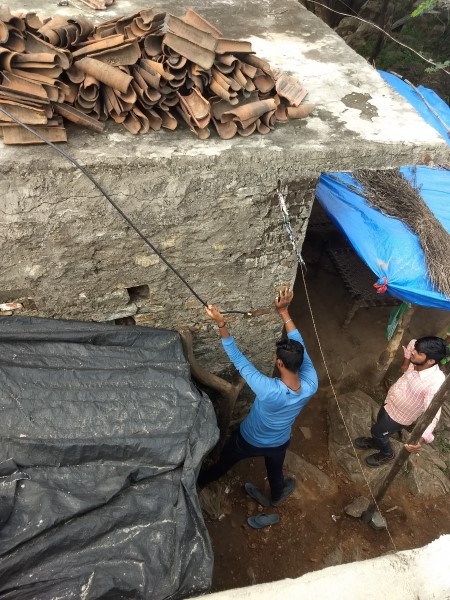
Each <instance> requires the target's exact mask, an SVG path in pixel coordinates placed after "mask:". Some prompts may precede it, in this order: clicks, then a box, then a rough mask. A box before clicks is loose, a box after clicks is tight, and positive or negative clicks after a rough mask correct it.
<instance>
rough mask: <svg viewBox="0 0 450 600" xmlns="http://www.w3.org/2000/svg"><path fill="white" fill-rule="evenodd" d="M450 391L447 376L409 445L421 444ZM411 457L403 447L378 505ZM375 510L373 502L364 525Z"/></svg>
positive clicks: (377, 497)
mask: <svg viewBox="0 0 450 600" xmlns="http://www.w3.org/2000/svg"><path fill="white" fill-rule="evenodd" d="M449 390H450V375H447V377H446V378H445V380H444V383H443V384H442V385H441V387H440V388H439V390H438V391H437V392H436V394H435V396H434V398H433V400H432V401H431V403H430V405H429V407H428V408H427V410H426V411H425V412H424V413H423V415H421V416H420V417H419V418H418V419H417V423H416V426H415V427H414V429H413V431H412V433H411V436H410V439H409V442H408V443H409V444H418V443H419V441H420V438H421V437H422V433H423V432H424V431H425V429H426V428H427V427H428V425H429V424H430V423H431V421H432V420H433V419H434V417H435V416H436V413H437V412H438V410H439V409H440V408H441V406H442V405H443V404H444V402H445V400H446V398H447V395H448V392H449ZM409 456H410V453H409V452H408V450H406V448H405V447H403V448H402V449H401V450H400V452H399V455H398V456H397V459H396V461H395V463H394V464H393V465H392V468H391V470H390V471H389V473H388V474H387V475H386V477H385V479H384V481H382V482H381V483H380V486H379V488H378V490H377V492H376V494H375V501H376V503H377V504H378V503H379V502H380V501H381V500H382V499H383V497H384V495H385V494H386V492H387V490H388V488H389V486H390V485H391V483H392V482H393V481H394V479H395V477H396V476H397V474H398V473H399V471H400V469H401V468H402V467H403V465H404V464H405V462H406V461H407V460H408V458H409ZM375 510H376V505H375V502H373V503H372V504H371V505H370V506H369V508H368V509H367V510H366V511H364V512H363V514H362V515H361V519H362V520H363V521H364V523H370V521H371V520H372V517H373V514H374V512H375Z"/></svg>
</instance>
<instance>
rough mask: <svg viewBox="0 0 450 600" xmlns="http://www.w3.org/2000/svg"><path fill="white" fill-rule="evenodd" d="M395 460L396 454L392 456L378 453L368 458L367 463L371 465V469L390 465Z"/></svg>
mask: <svg viewBox="0 0 450 600" xmlns="http://www.w3.org/2000/svg"><path fill="white" fill-rule="evenodd" d="M394 458H395V453H394V452H393V453H392V454H390V455H388V454H381V452H377V453H376V454H371V455H370V456H368V457H367V458H366V463H367V464H368V465H369V467H382V466H383V465H386V464H387V463H390V462H391V460H394Z"/></svg>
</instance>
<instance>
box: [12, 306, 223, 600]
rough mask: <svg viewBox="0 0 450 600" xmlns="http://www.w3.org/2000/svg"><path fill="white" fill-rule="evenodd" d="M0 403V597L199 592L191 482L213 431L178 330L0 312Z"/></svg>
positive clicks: (152, 598)
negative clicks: (2, 316) (15, 315)
mask: <svg viewBox="0 0 450 600" xmlns="http://www.w3.org/2000/svg"><path fill="white" fill-rule="evenodd" d="M0 411H1V412H0V415H1V417H0V598H1V599H2V600H41V599H42V600H71V599H77V600H94V599H95V600H97V599H100V598H102V599H105V600H106V599H107V600H115V599H122V598H133V599H136V600H140V599H145V600H158V599H162V598H167V599H168V598H170V599H178V598H185V597H188V596H190V595H195V594H200V593H202V592H204V591H206V590H208V588H209V586H210V583H211V575H212V566H213V556H212V550H211V545H210V541H209V537H208V533H207V530H206V527H205V524H204V521H203V517H202V513H201V510H200V507H199V503H198V498H197V493H196V488H195V480H196V475H197V473H198V470H199V467H200V463H201V461H202V458H203V457H204V456H205V454H206V453H207V452H208V451H209V449H210V448H211V447H212V446H213V445H214V443H215V442H216V440H217V437H218V430H217V426H216V419H215V415H214V411H213V408H212V405H211V402H210V401H209V399H208V398H207V397H206V396H204V395H202V394H201V393H200V392H199V391H198V390H197V389H196V388H195V386H194V385H193V384H192V382H191V379H190V370H189V365H188V364H187V362H186V360H185V358H184V355H183V351H182V345H181V341H180V338H179V335H178V333H176V332H173V331H165V330H155V329H149V328H144V327H123V326H122V327H119V326H114V325H103V324H95V323H79V322H75V321H56V320H51V319H32V318H20V317H7V318H3V319H0Z"/></svg>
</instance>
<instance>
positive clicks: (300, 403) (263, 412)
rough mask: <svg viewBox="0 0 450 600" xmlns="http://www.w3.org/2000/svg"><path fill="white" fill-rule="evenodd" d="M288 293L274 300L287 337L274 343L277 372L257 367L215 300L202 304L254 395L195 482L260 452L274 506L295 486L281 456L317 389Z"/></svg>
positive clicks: (207, 480) (203, 481)
mask: <svg viewBox="0 0 450 600" xmlns="http://www.w3.org/2000/svg"><path fill="white" fill-rule="evenodd" d="M292 298H293V293H292V292H291V291H290V290H289V289H288V288H283V289H282V290H280V293H279V295H278V297H277V298H276V300H275V307H276V310H277V312H278V314H279V315H280V317H281V319H282V320H283V322H284V325H285V327H286V333H287V338H284V339H282V340H281V341H279V342H278V343H277V347H276V361H275V365H276V366H277V368H278V370H279V373H280V377H279V378H278V377H267V376H266V375H263V374H262V373H260V372H259V371H258V369H256V368H255V367H254V366H253V365H252V363H251V362H250V361H249V360H247V358H245V356H244V355H243V354H242V352H241V351H240V350H239V348H238V347H237V345H236V342H235V341H234V339H233V338H232V336H231V335H230V333H229V331H228V328H227V325H226V323H225V320H224V317H223V315H222V314H221V312H220V310H219V309H218V308H217V307H216V306H213V305H210V306H208V307H207V308H206V312H207V314H208V315H209V317H211V319H213V320H214V321H215V322H216V323H217V326H218V328H219V331H220V335H221V337H222V345H223V348H224V350H225V352H226V353H227V354H228V356H229V358H230V360H231V362H232V363H233V364H234V366H235V367H236V369H237V370H238V371H239V373H240V374H241V375H242V377H243V378H244V379H245V381H246V382H247V384H248V385H249V387H250V388H251V389H252V391H253V392H254V393H255V394H256V397H255V400H254V402H253V404H252V407H251V409H250V412H249V414H248V415H247V417H246V418H245V419H244V420H243V421H242V423H241V425H240V427H239V429H237V430H236V431H234V432H233V433H232V434H231V436H230V438H229V440H228V441H227V443H226V444H225V447H224V449H223V451H222V454H221V456H220V458H219V460H218V461H217V462H216V463H215V464H214V465H213V466H212V467H211V468H210V469H208V470H206V471H203V472H202V473H200V476H199V479H198V485H199V487H201V488H202V487H204V486H205V485H208V484H209V483H211V482H212V481H215V480H216V479H218V478H219V477H221V476H222V475H224V474H225V473H226V472H227V471H228V470H229V469H230V468H231V467H232V466H233V465H235V464H236V463H237V462H239V461H240V460H242V459H243V458H250V457H253V456H264V459H265V463H266V469H267V477H268V480H269V484H270V490H271V496H272V498H271V504H272V506H278V505H279V504H281V502H282V501H283V500H285V499H286V498H287V497H288V496H289V495H290V494H291V493H292V492H293V491H294V489H295V479H293V478H292V477H287V478H285V477H284V475H283V462H284V458H285V455H286V450H287V448H288V446H289V442H290V438H291V429H292V425H293V423H294V421H295V419H296V417H297V416H298V414H299V413H300V411H301V410H302V408H303V407H304V406H305V404H306V403H307V402H308V400H309V399H310V398H311V396H312V395H313V394H315V393H316V391H317V374H316V370H315V369H314V366H313V364H312V362H311V359H310V358H309V356H308V353H307V352H306V349H305V347H304V344H303V339H302V336H301V335H300V332H299V331H298V329H297V328H296V326H295V325H294V322H293V320H292V319H291V317H290V315H289V309H288V307H289V304H290V302H291V300H292ZM245 489H246V490H247V492H248V493H249V494H250V495H251V496H252V497H253V498H255V499H256V500H257V501H258V502H260V503H261V504H263V506H267V505H268V504H270V503H269V502H268V501H267V498H266V497H265V496H264V495H263V494H262V493H261V492H259V490H257V488H255V487H254V486H252V485H251V484H246V488H245Z"/></svg>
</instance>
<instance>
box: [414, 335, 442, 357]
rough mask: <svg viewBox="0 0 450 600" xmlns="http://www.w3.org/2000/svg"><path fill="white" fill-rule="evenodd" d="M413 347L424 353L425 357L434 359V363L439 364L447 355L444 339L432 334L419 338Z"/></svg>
mask: <svg viewBox="0 0 450 600" xmlns="http://www.w3.org/2000/svg"><path fill="white" fill-rule="evenodd" d="M414 347H415V349H416V350H417V352H420V353H421V354H425V356H426V357H427V359H431V358H432V359H434V362H435V363H436V364H439V363H440V362H441V360H442V359H443V358H445V357H446V356H447V348H446V346H445V342H444V340H443V339H441V338H440V337H436V336H434V335H429V336H427V337H422V338H419V339H418V340H417V341H416V343H415V345H414Z"/></svg>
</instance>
